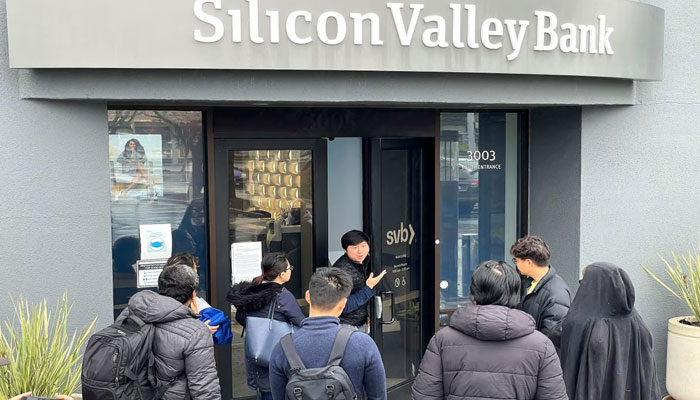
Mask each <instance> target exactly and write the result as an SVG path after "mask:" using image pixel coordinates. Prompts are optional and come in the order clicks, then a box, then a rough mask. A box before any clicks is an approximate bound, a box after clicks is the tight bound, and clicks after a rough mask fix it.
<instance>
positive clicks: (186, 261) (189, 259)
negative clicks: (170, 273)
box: [165, 252, 199, 268]
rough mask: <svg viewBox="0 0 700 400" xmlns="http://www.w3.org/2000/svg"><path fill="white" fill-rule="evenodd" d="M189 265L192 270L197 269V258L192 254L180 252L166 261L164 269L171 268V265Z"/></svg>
mask: <svg viewBox="0 0 700 400" xmlns="http://www.w3.org/2000/svg"><path fill="white" fill-rule="evenodd" d="M180 264H183V265H189V266H190V267H192V268H199V257H197V256H195V255H194V254H192V253H187V252H182V253H177V254H175V255H174V256H172V257H170V258H169V259H168V262H166V263H165V267H172V266H173V265H180Z"/></svg>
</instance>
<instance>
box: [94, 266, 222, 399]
mask: <svg viewBox="0 0 700 400" xmlns="http://www.w3.org/2000/svg"><path fill="white" fill-rule="evenodd" d="M198 284H199V279H198V278H197V274H196V273H195V272H194V270H193V269H192V268H191V267H190V266H187V265H174V266H171V267H169V268H165V269H164V270H163V272H162V273H161V274H160V276H159V277H158V293H155V292H152V291H150V290H144V291H141V292H138V293H136V294H135V295H133V296H132V297H131V299H130V300H129V303H128V305H127V308H126V309H125V310H124V311H123V312H122V313H121V314H120V315H119V317H118V318H117V320H116V321H115V323H114V324H112V325H110V326H109V327H107V328H105V329H103V330H102V331H100V332H98V333H96V334H94V335H93V336H92V337H91V338H90V340H89V342H88V344H87V346H86V348H85V355H84V358H83V373H82V379H81V382H82V387H83V399H84V400H105V399H110V400H117V399H119V400H122V399H124V400H126V399H139V400H144V399H148V400H150V399H164V400H183V399H192V400H200V399H201V400H220V399H221V388H220V386H219V378H218V375H217V372H216V363H215V361H214V342H213V340H212V335H211V333H210V332H209V329H208V328H207V326H206V325H204V324H203V323H202V322H201V321H199V320H198V319H197V314H195V313H194V312H193V311H192V309H191V308H189V305H190V303H191V302H193V301H195V299H196V297H197V292H196V289H197V285H198Z"/></svg>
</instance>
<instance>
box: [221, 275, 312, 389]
mask: <svg viewBox="0 0 700 400" xmlns="http://www.w3.org/2000/svg"><path fill="white" fill-rule="evenodd" d="M226 299H227V300H228V301H229V302H230V303H231V304H233V306H234V307H236V321H237V322H238V323H239V324H241V325H242V326H244V327H245V319H246V317H258V318H267V316H268V313H269V311H270V306H271V305H272V302H273V301H274V300H275V299H277V305H276V307H275V312H274V314H273V316H274V319H276V320H278V321H283V322H287V323H290V324H292V325H294V326H295V327H300V326H301V322H302V321H303V320H304V318H305V317H304V313H302V312H301V308H300V307H299V303H297V299H296V298H295V297H294V295H293V294H292V293H291V292H290V291H288V290H287V289H285V288H284V286H282V285H280V284H279V283H275V282H267V283H261V284H259V285H253V284H252V283H251V282H240V283H237V284H235V285H233V287H231V289H230V290H229V292H228V295H226ZM245 370H246V378H247V383H248V387H250V388H251V389H253V390H259V391H261V392H269V391H270V390H271V389H270V378H269V375H270V372H269V370H268V369H267V368H265V367H261V366H259V365H257V364H255V363H253V362H251V361H250V360H249V359H248V357H246V358H245Z"/></svg>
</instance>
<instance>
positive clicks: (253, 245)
mask: <svg viewBox="0 0 700 400" xmlns="http://www.w3.org/2000/svg"><path fill="white" fill-rule="evenodd" d="M261 261H262V242H243V243H231V282H232V283H237V282H242V281H248V280H251V279H253V278H255V277H256V276H259V275H260V262H261Z"/></svg>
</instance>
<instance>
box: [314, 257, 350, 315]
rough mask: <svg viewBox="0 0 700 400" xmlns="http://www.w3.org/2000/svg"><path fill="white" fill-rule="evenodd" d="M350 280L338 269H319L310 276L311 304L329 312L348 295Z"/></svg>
mask: <svg viewBox="0 0 700 400" xmlns="http://www.w3.org/2000/svg"><path fill="white" fill-rule="evenodd" d="M351 290H352V278H350V275H348V274H347V273H346V272H345V271H343V270H341V269H340V268H328V267H325V268H319V269H317V270H316V272H314V273H313V275H311V281H309V297H311V304H312V305H313V306H314V307H318V308H320V309H322V310H330V309H332V308H333V307H335V305H336V304H338V302H340V300H342V299H343V298H345V297H348V296H349V295H350V291H351Z"/></svg>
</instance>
